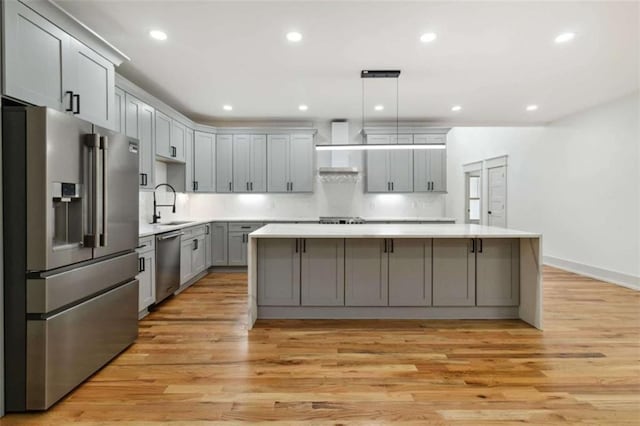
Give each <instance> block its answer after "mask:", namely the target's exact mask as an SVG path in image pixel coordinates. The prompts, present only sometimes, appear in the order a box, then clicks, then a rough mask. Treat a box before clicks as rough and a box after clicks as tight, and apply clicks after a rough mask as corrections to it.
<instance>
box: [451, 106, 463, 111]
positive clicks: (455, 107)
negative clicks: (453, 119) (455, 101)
mask: <svg viewBox="0 0 640 426" xmlns="http://www.w3.org/2000/svg"><path fill="white" fill-rule="evenodd" d="M461 109H462V107H461V106H460V105H454V106H452V107H451V111H453V112H457V111H460V110H461Z"/></svg>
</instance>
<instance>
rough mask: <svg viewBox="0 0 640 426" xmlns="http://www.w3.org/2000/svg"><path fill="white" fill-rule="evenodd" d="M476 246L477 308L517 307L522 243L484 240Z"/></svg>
mask: <svg viewBox="0 0 640 426" xmlns="http://www.w3.org/2000/svg"><path fill="white" fill-rule="evenodd" d="M476 247H477V255H476V262H477V264H476V288H477V293H478V296H477V303H478V306H518V305H519V304H520V292H519V290H520V240H518V239H502V238H482V239H478V240H477V243H476Z"/></svg>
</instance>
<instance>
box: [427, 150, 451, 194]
mask: <svg viewBox="0 0 640 426" xmlns="http://www.w3.org/2000/svg"><path fill="white" fill-rule="evenodd" d="M428 152H429V165H430V167H429V169H430V174H431V176H430V180H431V191H432V192H446V191H447V151H446V150H445V149H435V150H429V151H428Z"/></svg>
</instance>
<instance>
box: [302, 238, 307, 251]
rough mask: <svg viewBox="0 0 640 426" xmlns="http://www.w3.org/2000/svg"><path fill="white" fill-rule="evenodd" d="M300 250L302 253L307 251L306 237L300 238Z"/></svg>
mask: <svg viewBox="0 0 640 426" xmlns="http://www.w3.org/2000/svg"><path fill="white" fill-rule="evenodd" d="M302 252H303V253H306V252H307V239H306V238H303V239H302Z"/></svg>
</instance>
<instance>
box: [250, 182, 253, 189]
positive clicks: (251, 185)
mask: <svg viewBox="0 0 640 426" xmlns="http://www.w3.org/2000/svg"><path fill="white" fill-rule="evenodd" d="M249 188H251V191H253V182H249Z"/></svg>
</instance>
